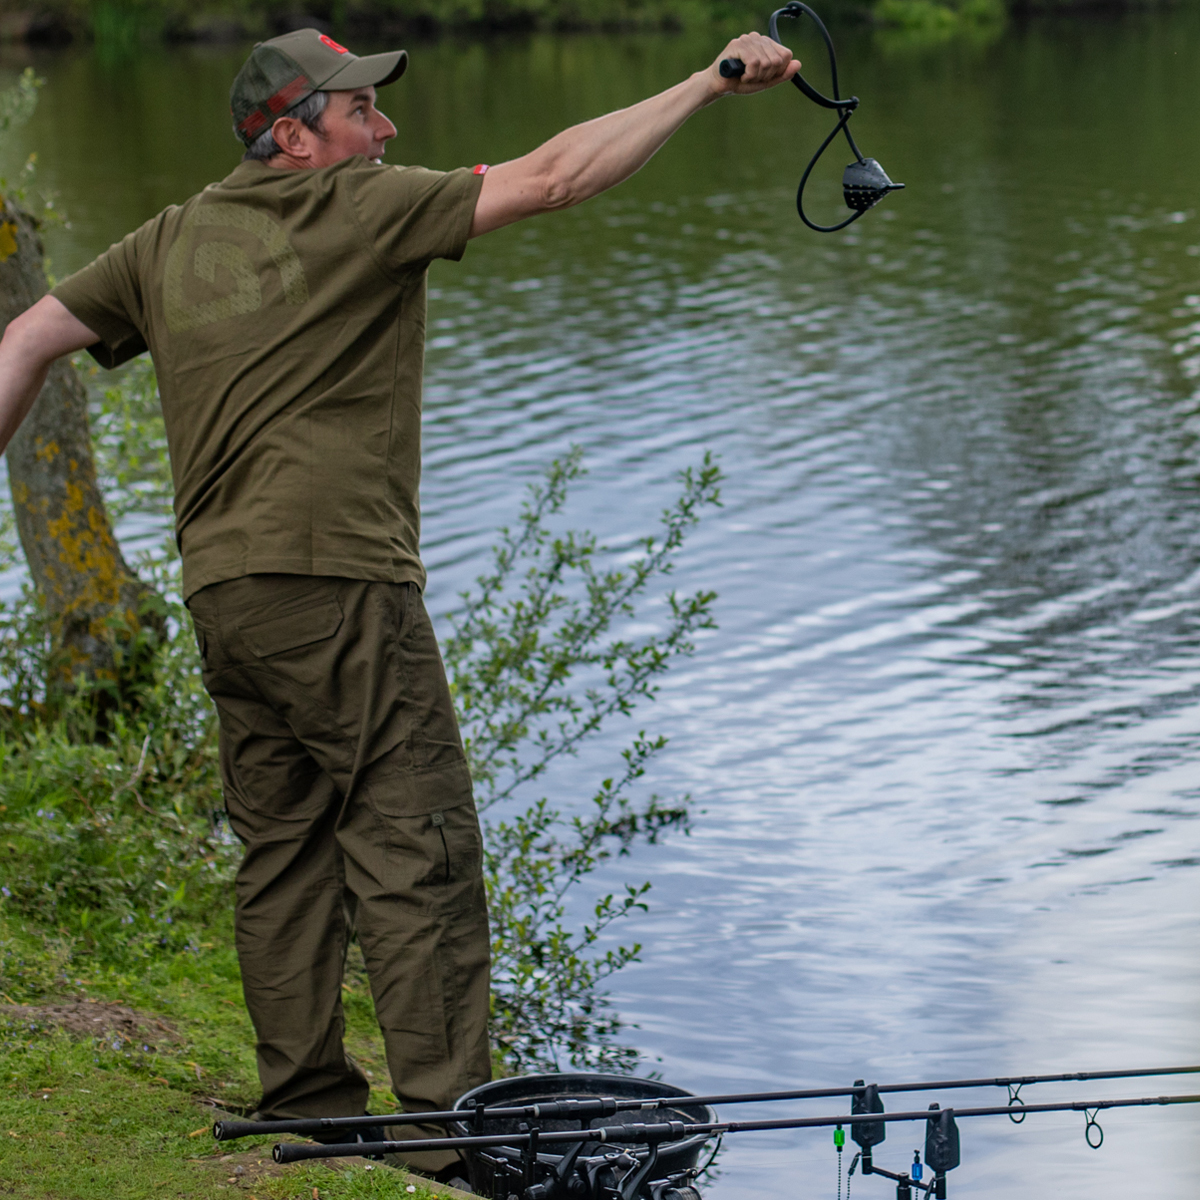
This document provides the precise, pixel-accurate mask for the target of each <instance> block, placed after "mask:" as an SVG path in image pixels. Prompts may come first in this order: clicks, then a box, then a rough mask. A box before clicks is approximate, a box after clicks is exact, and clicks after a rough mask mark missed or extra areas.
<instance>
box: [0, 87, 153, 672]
mask: <svg viewBox="0 0 1200 1200" xmlns="http://www.w3.org/2000/svg"><path fill="white" fill-rule="evenodd" d="M37 87H38V81H37V80H36V79H35V78H34V76H33V73H32V71H26V72H25V74H24V75H23V76H22V78H21V80H20V82H19V83H18V84H17V86H16V87H15V88H13V89H11V90H9V91H8V92H6V93H3V95H0V133H2V132H3V131H4V130H5V129H7V128H9V127H11V126H12V125H14V124H17V123H18V122H19V121H22V120H25V119H27V118H28V116H29V115H30V114H31V113H32V111H33V107H34V105H35V104H36V101H37ZM31 166H32V162H31V163H30V164H28V165H27V168H26V175H28V173H29V170H30V168H31ZM3 186H4V189H5V192H7V194H6V195H5V194H0V332H2V331H3V329H4V328H6V327H7V325H8V323H9V321H11V320H12V319H13V318H14V317H16V316H18V315H19V314H20V313H22V312H24V311H25V309H27V308H28V307H29V306H30V305H31V304H34V303H36V301H38V300H40V299H41V298H42V296H44V295H45V294H46V292H47V291H48V284H47V280H46V272H45V267H44V257H45V254H44V251H43V248H42V242H41V238H40V237H39V224H40V222H39V220H38V218H36V217H34V216H33V215H31V214H30V213H29V212H28V211H26V209H25V208H24V207H23V203H22V202H23V201H24V199H25V195H24V190H23V189H22V188H20V187H18V188H15V189H9V188H8V187H7V184H4V185H3ZM8 477H9V486H10V488H11V490H12V498H13V510H14V514H15V517H16V523H17V531H18V534H19V535H20V539H21V547H22V549H23V550H24V552H25V559H26V562H27V563H28V565H29V572H30V575H31V576H32V577H33V581H34V584H35V586H36V587H37V590H38V594H39V596H40V597H41V600H42V603H43V605H44V608H45V613H46V616H47V618H48V621H49V624H50V631H51V635H52V637H53V639H54V642H55V645H56V649H57V650H58V651H59V652H60V653H59V654H58V655H57V656H56V660H57V667H56V671H57V673H58V674H59V676H60V678H59V679H58V680H57V681H48V682H57V683H58V684H69V683H70V681H72V680H75V679H77V678H78V677H79V676H81V675H82V676H83V677H84V678H85V679H86V680H87V681H88V682H95V683H100V684H102V685H108V686H109V687H110V689H111V688H117V689H120V688H122V687H123V686H124V685H126V684H127V683H128V682H130V681H131V680H132V679H134V678H136V677H137V675H138V673H139V671H140V669H141V665H142V664H143V663H144V661H145V657H146V656H145V653H144V647H145V645H146V641H147V639H146V636H145V635H146V634H147V633H148V632H149V633H152V634H157V633H159V632H161V628H162V618H161V616H160V615H159V614H160V613H161V603H160V602H159V601H158V598H157V594H156V593H155V592H154V591H153V589H151V588H150V587H148V586H147V585H146V584H145V583H143V582H142V581H141V580H140V579H139V578H138V576H137V575H136V574H135V573H134V572H133V571H132V570H131V569H130V567H129V565H128V564H127V563H126V561H125V558H124V556H123V555H122V553H121V548H120V546H119V545H118V544H117V539H116V537H115V535H114V534H113V529H112V523H111V522H110V521H109V518H108V513H107V511H106V510H105V507H104V497H103V496H102V495H101V493H100V489H99V486H98V484H97V481H96V467H95V462H94V460H93V457H92V445H91V430H90V428H89V424H88V411H87V394H86V392H85V390H84V387H83V384H82V383H81V381H80V379H79V376H78V374H77V373H76V371H75V368H74V366H73V365H72V364H71V362H70V361H69V360H68V359H59V360H58V361H57V362H56V363H55V364H54V366H53V367H51V369H50V374H49V377H48V378H47V380H46V385H45V387H43V389H42V392H41V395H40V396H39V397H38V399H37V402H36V403H35V404H34V406H33V409H32V411H31V412H30V414H29V416H28V417H27V418H26V420H25V423H24V425H22V427H21V429H20V431H19V432H18V433H17V435H16V437H14V438H13V440H12V442H11V443H10V445H9V447H8Z"/></svg>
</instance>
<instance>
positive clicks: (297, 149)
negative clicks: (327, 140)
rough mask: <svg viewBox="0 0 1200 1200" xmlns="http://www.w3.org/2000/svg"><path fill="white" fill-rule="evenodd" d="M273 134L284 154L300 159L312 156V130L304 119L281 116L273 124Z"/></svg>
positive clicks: (276, 143)
mask: <svg viewBox="0 0 1200 1200" xmlns="http://www.w3.org/2000/svg"><path fill="white" fill-rule="evenodd" d="M271 136H272V137H273V138H274V139H275V145H277V146H278V147H279V148H280V150H282V151H283V152H284V154H287V155H290V156H291V157H292V158H300V159H306V158H311V157H312V154H313V147H312V145H311V139H312V131H311V130H310V129H309V128H308V127H307V126H306V125H305V124H304V122H303V121H298V120H296V118H295V117H280V118H279V120H277V121H276V122H275V124H274V125H272V126H271Z"/></svg>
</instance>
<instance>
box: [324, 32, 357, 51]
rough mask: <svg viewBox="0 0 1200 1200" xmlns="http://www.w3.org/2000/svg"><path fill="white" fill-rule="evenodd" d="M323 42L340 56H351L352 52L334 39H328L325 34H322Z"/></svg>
mask: <svg viewBox="0 0 1200 1200" xmlns="http://www.w3.org/2000/svg"><path fill="white" fill-rule="evenodd" d="M321 41H323V42H324V43H325V45H327V46H328V47H329V48H330V50H336V51H337V52H338V53H339V54H349V53H350V51H349V50H347V49H346V47H345V46H339V45H338V44H337V42H335V41H334V40H333V38H331V37H326V36H325V35H324V34H321Z"/></svg>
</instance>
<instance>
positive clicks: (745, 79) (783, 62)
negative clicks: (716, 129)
mask: <svg viewBox="0 0 1200 1200" xmlns="http://www.w3.org/2000/svg"><path fill="white" fill-rule="evenodd" d="M726 58H740V59H741V60H742V62H744V63H745V64H746V70H745V72H744V73H743V74H742V75H740V76H738V77H737V78H736V79H726V78H724V76H722V74H721V72H720V70H719V67H720V64H721V60H722V59H726ZM799 70H800V63H799V62H798V61H797V60H796V59H794V58H793V57H792V52H791V51H790V50H789V49H788V48H787V47H786V46H781V45H780V44H779V43H778V42H776V41H774V40H773V39H771V38H769V37H764V36H763V35H762V34H761V33H743V34H742V35H741V37H736V38H734V39H733V41H732V42H730V43H729V45H728V46H726V47H725V49H724V50H722V51H721V53H720V54H718V55H717V57H716V60H715V61H714V62H713V64H712V66H711V67H709V69H708V72H707V73H708V76H709V78H710V81H711V83H712V86H713V90H714V91H715V92H716V93H717V94H718V95H721V96H748V95H750V93H751V92H765V91H766V90H767V88H773V87H775V86H776V85H777V84H780V83H785V82H786V81H787V80H789V79H791V77H792V76H793V75H795V74H796V72H797V71H799Z"/></svg>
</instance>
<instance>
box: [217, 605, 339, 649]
mask: <svg viewBox="0 0 1200 1200" xmlns="http://www.w3.org/2000/svg"><path fill="white" fill-rule="evenodd" d="M342 619H343V618H342V606H341V605H340V604H339V603H338V602H337V601H336V600H326V601H325V602H324V603H322V604H318V605H315V606H314V607H312V608H306V609H303V610H301V611H300V612H296V613H288V614H287V615H286V616H282V617H272V618H271V619H270V620H269V621H260V622H258V623H257V624H255V625H243V626H240V627H239V632H240V633H241V635H242V637H243V638H244V639H245V642H246V645H247V646H248V647H249V649H250V651H251V653H253V654H254V655H255V656H256V657H258V658H270V657H271V656H272V655H275V654H284V653H286V652H287V651H288V650H299V649H300V647H301V646H311V645H313V644H314V643H315V642H323V641H326V640H327V639H329V638H331V637H333V635H334V634H335V633H337V631H338V630H339V629H340V628H341V626H342Z"/></svg>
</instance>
